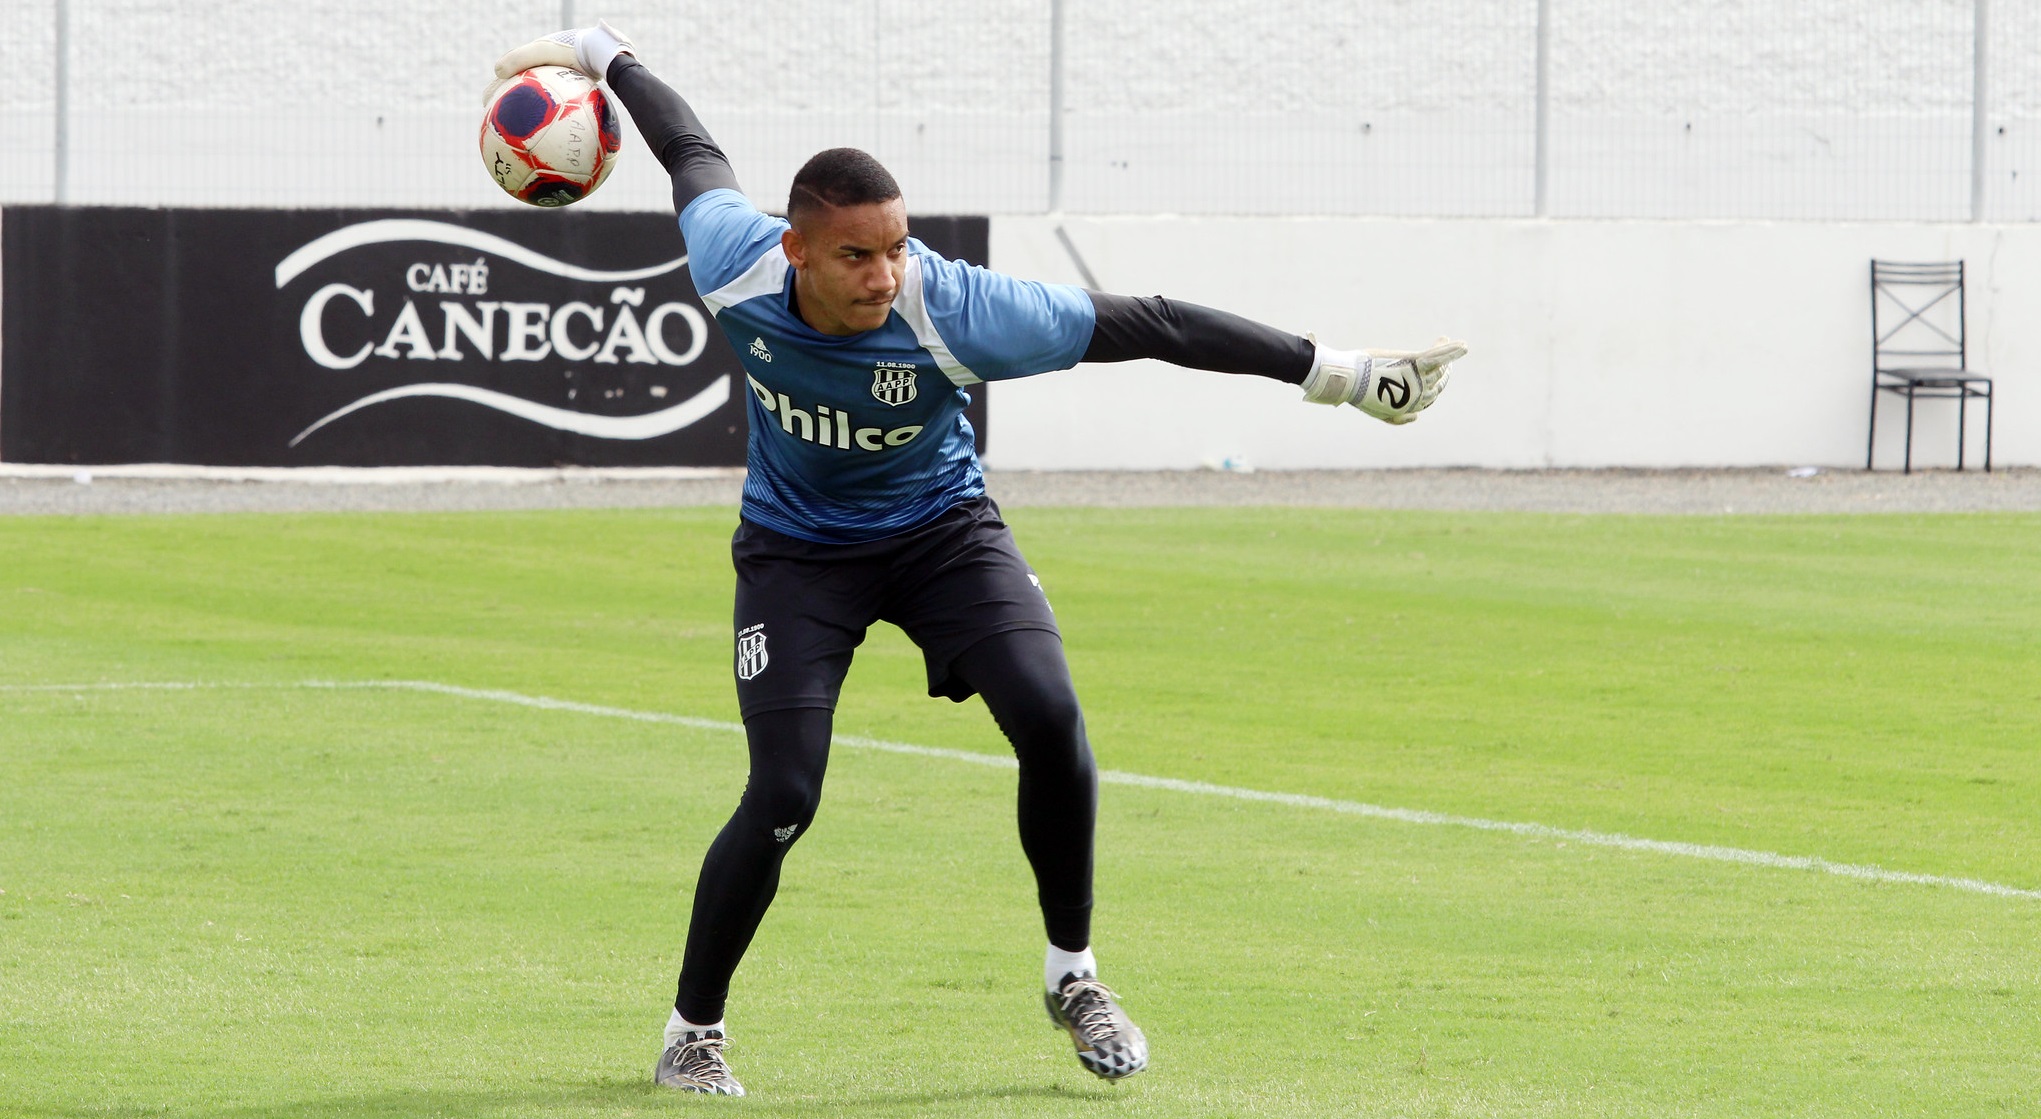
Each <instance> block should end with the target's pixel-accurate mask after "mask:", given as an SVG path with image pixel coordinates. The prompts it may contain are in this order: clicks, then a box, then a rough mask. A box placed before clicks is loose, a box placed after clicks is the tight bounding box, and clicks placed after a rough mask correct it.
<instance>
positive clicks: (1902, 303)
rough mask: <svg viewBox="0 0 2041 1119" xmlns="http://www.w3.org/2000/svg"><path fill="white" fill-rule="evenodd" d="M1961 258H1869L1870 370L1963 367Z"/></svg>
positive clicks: (1965, 339)
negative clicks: (1916, 260)
mask: <svg viewBox="0 0 2041 1119" xmlns="http://www.w3.org/2000/svg"><path fill="white" fill-rule="evenodd" d="M1965 317H1966V316H1965V314H1964V301H1963V262H1962V261H1960V260H1955V261H1946V262H1936V263H1926V264H1921V263H1906V262H1901V261H1894V260H1874V261H1872V262H1871V373H1872V376H1873V378H1874V379H1875V378H1876V376H1877V375H1878V373H1880V372H1883V371H1887V370H1900V369H1962V368H1965V365H1966V362H1965V359H1966V357H1967V356H1968V354H1967V351H1968V336H1967V334H1966V333H1965V331H1964V319H1965Z"/></svg>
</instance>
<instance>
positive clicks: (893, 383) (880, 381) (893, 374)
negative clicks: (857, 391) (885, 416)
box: [872, 361, 921, 408]
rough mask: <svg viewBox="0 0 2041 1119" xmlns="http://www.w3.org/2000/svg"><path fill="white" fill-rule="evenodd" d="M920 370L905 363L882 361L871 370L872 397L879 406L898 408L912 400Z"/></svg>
mask: <svg viewBox="0 0 2041 1119" xmlns="http://www.w3.org/2000/svg"><path fill="white" fill-rule="evenodd" d="M920 372H921V371H920V370H918V369H916V368H915V367H914V366H913V365H912V364H911V363H909V362H905V361H882V362H880V363H879V364H878V365H877V366H875V367H874V368H873V369H872V396H873V398H874V399H876V400H877V401H878V402H879V403H881V404H890V405H892V406H893V407H895V408H898V407H900V406H901V405H902V404H906V403H908V402H909V401H911V400H913V399H914V394H915V392H916V391H917V389H916V386H915V381H916V380H917V379H918V377H919V375H920Z"/></svg>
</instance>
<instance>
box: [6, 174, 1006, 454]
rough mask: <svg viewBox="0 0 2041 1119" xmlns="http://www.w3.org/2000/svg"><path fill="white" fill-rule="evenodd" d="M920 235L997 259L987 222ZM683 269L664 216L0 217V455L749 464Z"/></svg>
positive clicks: (729, 366)
mask: <svg viewBox="0 0 2041 1119" xmlns="http://www.w3.org/2000/svg"><path fill="white" fill-rule="evenodd" d="M913 231H914V235H915V236H916V237H919V238H920V239H921V240H923V241H925V242H927V243H928V245H929V247H931V248H933V249H935V250H936V251H937V252H940V253H942V254H944V255H945V256H950V257H961V258H963V259H966V260H971V261H974V262H978V263H983V262H984V260H985V253H986V243H987V237H988V231H989V223H988V222H987V220H986V219H984V218H973V217H961V218H956V217H935V218H916V219H914V221H913ZM684 253H685V250H684V247H683V245H682V243H681V240H680V233H679V230H678V228H677V227H676V224H675V222H674V220H673V217H672V216H671V215H670V214H668V215H661V214H615V213H596V212H589V213H582V212H574V211H569V212H564V213H563V212H559V211H544V212H540V211H534V212H531V213H524V212H517V211H496V210H491V211H478V212H469V213H450V212H445V211H436V212H435V211H356V210H145V209H116V208H96V207H93V208H57V207H9V208H7V209H6V210H5V211H4V212H0V461H6V462H21V463H77V464H81V465H85V464H92V465H101V464H111V463H131V462H168V463H188V464H198V465H210V466H471V465H486V466H556V465H579V466H736V465H741V464H742V463H743V461H744V438H745V420H744V414H743V407H744V399H745V392H744V383H743V375H742V372H741V371H740V369H739V367H738V364H737V360H736V357H735V355H733V354H732V353H731V351H730V348H729V345H728V343H727V342H726V341H725V340H724V338H723V336H722V332H721V331H720V330H718V329H716V327H715V324H714V323H713V322H712V321H710V319H709V316H708V313H707V312H706V310H705V309H704V308H703V306H702V303H701V300H700V299H699V298H698V297H697V296H696V295H695V291H694V284H693V282H692V280H691V278H690V277H689V275H688V272H687V266H686V258H685V255H684ZM970 418H971V422H972V425H973V426H974V427H976V428H977V430H978V432H979V440H980V445H981V447H982V446H983V442H984V432H985V409H984V394H983V386H978V388H977V389H976V390H974V392H973V401H972V407H971V410H970Z"/></svg>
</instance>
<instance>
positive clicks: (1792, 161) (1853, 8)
mask: <svg viewBox="0 0 2041 1119" xmlns="http://www.w3.org/2000/svg"><path fill="white" fill-rule="evenodd" d="M66 2H67V3H68V7H69V11H70V25H71V28H72V35H71V45H70V51H69V54H70V59H71V65H70V75H71V83H70V86H71V88H70V103H69V104H70V117H69V127H68V130H67V135H68V136H69V147H68V151H69V165H68V166H69V170H68V183H69V199H70V200H71V201H73V202H80V203H88V204H89V203H112V204H142V205H229V206H330V205H350V206H379V205H402V206H426V207H453V208H469V207H477V206H510V205H515V203H512V202H510V201H508V200H507V199H505V198H503V197H502V195H501V193H500V192H498V191H496V190H495V188H494V187H493V186H491V185H490V183H489V180H488V179H487V177H486V175H484V174H483V172H482V171H481V161H480V159H479V158H478V157H477V154H476V151H475V142H474V137H475V131H476V127H477V125H478V123H479V103H478V95H479V93H480V90H481V88H482V86H483V84H484V80H485V78H486V76H487V73H488V66H489V63H490V62H491V61H492V60H493V59H494V58H495V56H496V55H497V54H498V53H499V52H501V51H502V50H503V49H505V48H506V47H508V46H510V45H513V44H515V43H518V42H520V41H522V40H524V39H526V38H528V37H530V36H532V35H536V34H540V33H543V32H546V31H549V30H552V29H553V28H555V27H556V26H557V25H558V24H559V22H560V21H561V20H562V19H563V18H565V17H566V15H567V13H566V12H565V11H563V9H571V10H572V12H573V13H574V14H573V18H577V19H581V20H588V19H592V18H593V16H594V15H595V14H596V13H598V12H600V13H601V14H603V15H605V16H607V17H608V18H610V19H611V20H612V21H614V22H615V23H616V24H617V25H618V26H620V27H623V28H626V29H628V30H629V31H630V32H632V33H633V34H635V35H636V36H637V37H638V40H639V43H640V45H641V56H642V57H643V58H644V59H645V61H646V62H647V63H648V64H649V65H651V66H652V67H653V68H654V69H655V70H656V71H657V72H659V73H660V74H662V75H664V76H666V77H667V78H669V79H670V80H671V81H672V82H673V83H674V84H675V85H676V86H677V87H678V88H679V89H681V90H682V91H683V92H684V93H685V94H686V95H687V96H688V97H689V98H691V99H692V100H693V101H694V102H695V104H696V106H697V108H699V109H700V110H701V113H702V116H703V119H704V120H705V121H706V122H707V123H708V125H709V126H710V128H711V130H712V131H713V132H714V133H715V135H716V136H717V137H718V139H719V140H720V141H721V142H722V143H723V144H724V145H725V147H726V148H727V149H728V150H729V151H730V153H731V156H732V157H733V159H734V160H735V161H736V164H737V168H738V171H739V174H740V177H741V178H742V180H743V181H744V183H745V185H746V187H747V189H749V190H750V191H752V192H753V195H754V197H756V198H757V199H758V200H759V201H760V202H762V203H766V204H771V205H778V204H780V203H781V202H783V201H784V199H785V191H786V183H787V181H788V180H789V179H790V178H791V176H792V172H793V170H794V169H795V168H796V167H798V166H799V165H800V163H801V162H802V161H803V160H804V159H805V158H806V157H807V156H808V155H811V154H813V152H815V151H816V150H818V149H820V148H824V147H829V146H834V145H838V144H849V145H854V146H858V147H864V148H868V149H870V150H872V151H874V152H875V153H877V154H878V155H879V156H880V157H881V158H882V159H884V160H885V161H886V162H887V163H888V165H889V166H891V167H893V168H894V170H895V172H896V173H897V174H898V175H899V176H900V178H901V181H902V182H903V183H904V184H905V185H906V187H907V190H908V194H909V197H910V199H911V200H914V201H916V202H917V204H918V205H920V206H921V207H922V208H923V210H924V212H928V211H929V210H931V209H934V210H941V211H944V212H962V213H1028V212H1039V211H1041V210H1044V209H1047V208H1048V179H1049V176H1048V142H1049V127H1048V126H1049V114H1048V108H1049V71H1050V61H1049V60H1050V35H1049V28H1050V20H1049V13H1050V0H972V2H971V3H968V4H949V5H942V6H931V5H928V4H926V3H922V2H919V0H771V2H769V3H752V4H745V5H736V6H733V5H731V4H730V3H728V2H727V0H606V2H603V3H597V2H596V0H573V2H572V3H569V4H563V3H562V2H561V0H496V2H492V3H489V4H472V3H467V4H463V3H453V2H451V0H358V2H352V3H346V4H334V3H302V2H298V0H225V2H220V3H213V4H194V3H190V2H189V0H66ZM1982 2H1985V0H1794V2H1793V3H1779V2H1771V3H1752V2H1751V0H1687V2H1684V3H1680V4H1670V3H1637V2H1636V0H1550V12H1551V19H1550V27H1551V48H1552V52H1551V114H1552V127H1551V137H1550V145H1549V155H1550V160H1551V183H1550V188H1551V199H1550V203H1551V210H1550V212H1551V213H1552V214H1554V215H1556V216H1567V217H1626V216H1627V217H1640V216H1649V217H1730V216H1741V217H1765V218H1782V217H1793V218H1818V219H1866V218H1886V219H1893V218H1903V219H1908V220H1949V219H1961V218H1965V217H1968V216H1969V206H1970V135H1971V134H1970V97H1971V88H1972V86H1971V59H1972V53H1971V46H1972V44H1971V35H1972V20H1971V13H1972V10H1973V9H1972V5H1973V3H1982ZM56 6H57V3H56V0H0V29H4V31H5V34H0V73H5V74H6V75H7V80H6V81H4V82H0V149H4V150H5V152H6V158H5V159H4V160H0V202H44V201H48V200H50V198H51V197H52V194H53V192H54V177H55V156H54V149H55V137H56V130H55V125H54V113H55V108H56V97H55V88H54V87H55V79H56V74H57V66H56V59H55V54H56V31H55V28H56V20H55V10H56ZM1538 8H1539V5H1538V0H1433V2H1429V3H1422V4H1420V3H1412V2H1410V0H1342V2H1339V3H1329V2H1327V0H1069V2H1068V3H1067V5H1066V10H1067V22H1068V30H1067V33H1066V36H1065V39H1066V43H1067V50H1066V56H1065V67H1064V73H1065V78H1066V92H1067V114H1068V115H1067V125H1068V133H1067V148H1068V150H1067V158H1066V163H1065V170H1066V175H1065V193H1064V197H1063V200H1062V201H1063V206H1062V208H1063V209H1065V210H1070V211H1083V212H1089V213H1156V212H1179V213H1228V214H1248V213H1254V214H1298V213H1314V214H1409V215H1480V216H1490V217H1510V216H1530V215H1531V214H1532V212H1533V206H1532V199H1533V178H1534V173H1533V167H1534V162H1535V160H1534V154H1533V153H1534V144H1533V139H1534V136H1535V120H1536V114H1535V108H1534V105H1535V97H1534V94H1535V89H1536V77H1535V59H1536V53H1537V52H1536V43H1537V33H1536V24H1537V12H1538ZM1988 11H1989V13H1990V15H1991V24H1990V31H1989V32H1988V35H1987V38H1988V40H1989V43H1988V45H1989V47H1990V52H1991V63H1990V65H1989V66H1988V68H1987V69H1988V73H1989V75H1990V79H1991V81H1990V92H1989V95H1988V97H1987V110H1988V117H1989V122H1990V124H1991V125H1992V128H1991V130H1990V132H1989V134H1988V138H1987V142H1986V150H1985V153H1984V154H1985V161H1986V163H1985V166H1986V171H1987V175H1986V179H1987V182H1986V191H1985V212H1986V216H1987V217H1990V218H1992V219H1994V220H2009V221H2010V220H2035V219H2041V51H2036V50H2035V49H2033V44H2034V43H2035V42H2036V41H2037V38H2041V3H2035V2H2033V0H1997V2H1996V3H1991V4H1990V5H1989V8H1988ZM666 196H667V195H666V185H665V182H664V178H663V176H662V175H661V174H660V173H659V170H658V168H657V167H656V166H654V165H653V162H652V161H651V160H650V159H648V158H645V156H644V154H643V148H642V146H641V145H638V144H636V143H635V142H633V144H632V153H631V154H630V155H628V156H627V157H626V158H625V161H624V163H623V165H622V166H621V167H620V169H619V171H618V173H617V175H616V176H615V177H614V178H612V179H611V180H610V182H609V184H608V185H606V186H605V187H604V189H603V191H602V193H600V194H598V195H596V196H595V197H594V198H593V199H591V200H590V201H589V202H588V203H587V205H589V206H592V207H598V208H621V209H660V208H663V207H664V205H665V204H666V202H665V200H666Z"/></svg>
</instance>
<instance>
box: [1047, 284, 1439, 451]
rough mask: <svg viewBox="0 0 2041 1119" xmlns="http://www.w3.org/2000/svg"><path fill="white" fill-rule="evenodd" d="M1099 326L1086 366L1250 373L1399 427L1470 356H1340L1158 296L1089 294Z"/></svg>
mask: <svg viewBox="0 0 2041 1119" xmlns="http://www.w3.org/2000/svg"><path fill="white" fill-rule="evenodd" d="M1085 294H1087V295H1089V296H1090V297H1091V303H1092V307H1093V309H1094V310H1095V311H1096V312H1097V315H1098V323H1097V325H1096V326H1094V327H1093V328H1092V334H1091V344H1090V345H1089V346H1087V347H1086V349H1085V351H1084V360H1086V361H1133V360H1136V359H1138V358H1153V359H1155V360H1157V361H1166V362H1169V363H1170V364H1172V365H1181V366H1184V367H1186V368H1189V369H1210V370H1215V371H1217V372H1220V373H1250V374H1254V375H1255V376H1259V377H1270V378H1273V379H1275V380H1278V381H1287V382H1289V383H1290V384H1293V385H1299V386H1302V387H1303V389H1304V399H1305V400H1307V401H1310V402H1311V403H1313V404H1351V405H1353V406H1354V407H1356V408H1359V409H1360V410H1361V411H1363V412H1366V413H1367V414H1369V415H1371V416H1373V417H1375V418H1376V419H1378V420H1383V421H1385V422H1387V423H1392V424H1403V423H1409V422H1410V421H1411V420H1414V419H1416V418H1417V414H1418V413H1419V412H1422V411H1424V410H1425V409H1426V408H1428V407H1430V406H1431V403H1432V401H1434V400H1436V399H1438V396H1439V393H1440V392H1442V391H1443V390H1444V389H1445V387H1446V377H1447V373H1448V367H1449V366H1450V365H1451V363H1452V362H1454V361H1456V360H1458V359H1459V358H1460V357H1461V355H1463V354H1465V353H1466V352H1467V346H1466V344H1465V343H1462V342H1453V341H1448V340H1446V339H1443V338H1442V339H1440V340H1439V341H1437V342H1435V343H1433V344H1432V345H1431V347H1430V348H1428V349H1424V350H1417V351H1402V350H1335V349H1332V348H1330V347H1328V346H1321V345H1319V344H1318V343H1317V342H1316V341H1315V340H1313V339H1309V338H1304V337H1301V336H1299V335H1295V334H1290V333H1287V332H1285V331H1281V330H1277V329H1276V328H1275V327H1272V326H1263V325H1262V324H1261V323H1258V322H1255V321H1253V320H1252V319H1245V318H1242V317H1240V316H1239V315H1235V314H1231V313H1229V312H1226V311H1215V310H1213V309H1212V308H1210V307H1200V306H1198V305H1197V304H1195V303H1185V302H1182V301H1181V300H1175V299H1165V298H1163V297H1162V296H1159V295H1153V296H1148V297H1146V298H1135V297H1132V296H1125V295H1110V294H1107V293H1105V292H1099V291H1087V292H1086V293H1085Z"/></svg>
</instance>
